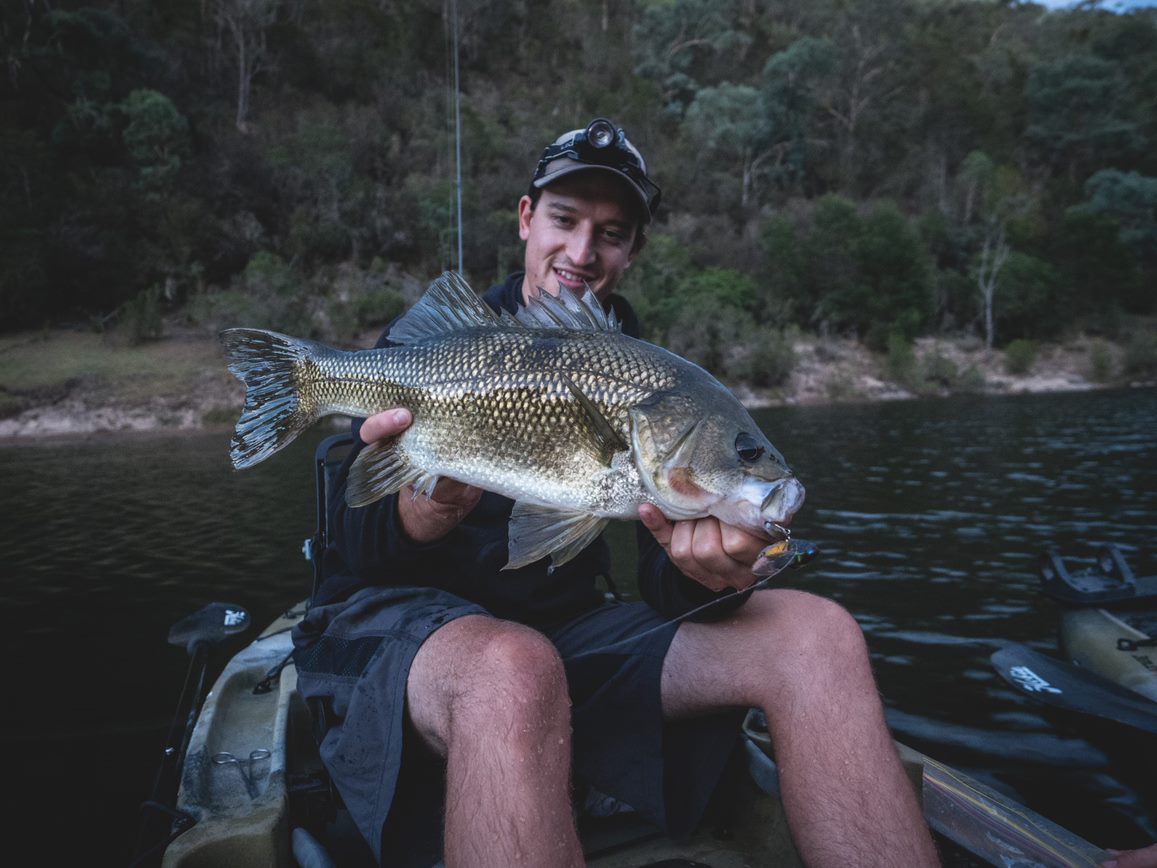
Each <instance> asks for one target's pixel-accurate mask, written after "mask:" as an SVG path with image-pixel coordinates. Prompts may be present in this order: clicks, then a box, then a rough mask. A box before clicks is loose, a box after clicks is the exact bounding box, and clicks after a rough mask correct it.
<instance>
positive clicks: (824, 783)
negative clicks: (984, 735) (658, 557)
mask: <svg viewBox="0 0 1157 868" xmlns="http://www.w3.org/2000/svg"><path fill="white" fill-rule="evenodd" d="M662 695H663V712H664V714H665V715H666V716H668V717H680V716H692V715H696V714H700V713H703V712H706V711H710V710H713V709H717V708H719V707H720V706H739V707H744V706H748V707H750V706H757V707H759V708H762V709H763V711H764V713H765V714H766V715H767V719H768V724H769V727H770V730H771V737H772V743H773V744H774V747H775V758H776V762H777V764H778V766H779V773H780V786H781V788H782V792H783V803H784V809H785V810H786V812H787V817H788V823H789V825H790V826H791V830H792V835H793V837H794V838H795V841H796V844H797V846H798V847H799V849H800V852H801V855H802V856H803V858H804V861H806V862H807V864H809V865H841V866H846V865H856V866H868V865H896V864H904V865H913V866H916V865H934V864H936V863H937V857H936V851H935V847H934V845H933V843H932V838H931V835H930V833H929V832H928V828H927V826H926V825H925V823H924V819H923V816H922V815H921V812H920V807H919V804H918V802H917V800H916V796H915V793H914V791H913V788H912V785H911V783H909V780H908V778H907V777H906V775H905V773H904V770H903V766H902V764H901V763H900V760H899V757H898V755H897V753H896V749H895V746H894V744H893V742H892V738H891V735H890V734H889V731H888V728H887V725H886V723H885V720H884V712H883V707H882V705H881V703H880V698H879V696H878V694H877V690H876V685H875V680H874V678H873V676H872V671H871V666H870V662H869V659H868V652H867V647H866V645H865V643H864V639H863V634H862V632H861V631H860V628H859V625H858V624H856V622H855V620H854V619H853V618H852V616H851V615H849V614H848V613H847V612H846V611H845V610H844V609H842V608H840V607H839V606H838V605H837V604H836V603H833V602H831V601H830V600H825V599H823V598H821V597H816V596H812V595H810V594H804V593H800V592H798V591H790V590H772V591H761V592H759V593H756V594H754V595H752V597H751V599H750V600H749V601H748V602H747V603H746V604H745V605H743V606H742V607H740V608H739V609H737V610H736V611H735V612H734V613H732V614H730V615H728V616H727V617H725V618H723V619H722V620H720V621H717V622H714V623H710V624H694V623H685V624H683V625H681V626H680V628H679V632H678V633H677V634H676V636H675V640H674V642H672V644H671V648H670V650H669V651H668V653H667V658H666V660H665V661H664V664H663V694H662Z"/></svg>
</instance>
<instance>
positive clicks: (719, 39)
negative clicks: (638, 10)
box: [635, 0, 751, 115]
mask: <svg viewBox="0 0 1157 868" xmlns="http://www.w3.org/2000/svg"><path fill="white" fill-rule="evenodd" d="M737 19H738V14H737V3H736V2H735V0H723V2H720V0H671V2H653V3H649V4H647V6H646V9H645V10H644V11H643V14H642V17H641V18H640V19H639V22H638V24H636V25H635V46H636V48H635V56H636V67H635V72H636V74H637V75H642V76H645V77H647V78H650V79H653V80H654V81H656V82H658V84H659V86H660V88H662V91H663V100H664V103H665V107H666V109H667V111H669V112H671V113H672V114H675V115H682V114H683V112H684V111H685V110H686V109H687V107H688V106H689V105H690V103H691V101H692V100H693V99H694V97H695V93H696V92H697V91H698V90H699V88H700V86H701V85H700V81H699V79H700V78H702V77H703V74H704V73H707V74H708V75H709V74H710V68H711V64H712V62H713V61H715V60H716V59H717V58H726V59H727V62H728V64H729V65H733V61H734V58H735V55H737V54H742V53H743V51H744V50H746V48H747V46H748V45H749V44H750V43H751V37H750V36H749V35H748V34H747V33H746V32H744V30H743V28H741V27H740V26H738V20H737Z"/></svg>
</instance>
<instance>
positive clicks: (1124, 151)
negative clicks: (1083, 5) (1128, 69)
mask: <svg viewBox="0 0 1157 868" xmlns="http://www.w3.org/2000/svg"><path fill="white" fill-rule="evenodd" d="M1026 99H1027V102H1028V125H1027V127H1026V129H1025V137H1026V138H1027V139H1028V141H1029V142H1030V143H1031V144H1032V145H1033V146H1034V147H1035V148H1036V149H1037V150H1038V152H1039V153H1041V154H1042V155H1043V156H1044V158H1045V159H1046V160H1047V161H1048V162H1049V163H1051V164H1052V165H1053V166H1055V167H1058V168H1064V169H1066V170H1067V171H1068V173H1069V175H1070V176H1072V175H1074V174H1075V173H1077V172H1082V173H1083V172H1084V171H1087V170H1088V169H1089V168H1090V167H1096V166H1103V165H1105V164H1107V163H1108V164H1112V163H1115V162H1119V161H1121V160H1125V159H1128V158H1129V157H1130V156H1132V155H1133V154H1135V153H1137V152H1138V151H1140V149H1141V148H1142V147H1143V146H1144V137H1143V136H1142V134H1141V132H1140V130H1139V129H1138V126H1137V124H1136V123H1135V122H1133V121H1132V120H1131V119H1130V118H1129V117H1128V110H1127V107H1128V105H1129V102H1130V100H1129V94H1128V87H1127V86H1126V83H1125V79H1124V76H1123V75H1122V74H1121V72H1120V70H1119V69H1118V67H1117V65H1116V64H1115V63H1113V62H1111V61H1108V60H1104V59H1102V58H1099V57H1094V56H1090V55H1081V54H1074V55H1069V56H1066V57H1062V58H1059V59H1057V60H1052V61H1046V62H1044V63H1040V64H1037V65H1036V66H1035V67H1033V69H1032V72H1031V73H1030V74H1029V79H1028V84H1027V86H1026Z"/></svg>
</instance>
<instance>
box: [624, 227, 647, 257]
mask: <svg viewBox="0 0 1157 868" xmlns="http://www.w3.org/2000/svg"><path fill="white" fill-rule="evenodd" d="M646 246H647V233H646V232H645V231H644V230H643V227H642V226H640V227H639V228H638V229H636V230H635V243H634V244H632V245H631V262H634V261H635V257H636V256H638V255H639V253H640V252H641V251H642V249H643V248H644V247H646ZM627 264H628V265H630V262H628V263H627Z"/></svg>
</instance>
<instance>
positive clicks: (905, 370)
mask: <svg viewBox="0 0 1157 868" xmlns="http://www.w3.org/2000/svg"><path fill="white" fill-rule="evenodd" d="M885 365H886V367H887V370H888V376H889V377H891V378H892V379H893V380H894V381H895V382H897V383H899V384H900V385H902V386H905V387H907V388H912V387H913V386H914V385H915V384H916V379H917V377H916V352H915V350H913V349H912V342H911V341H910V340H908V339H907V338H906V337H904V336H903V335H899V334H891V335H888V355H887V358H886V361H885Z"/></svg>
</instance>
